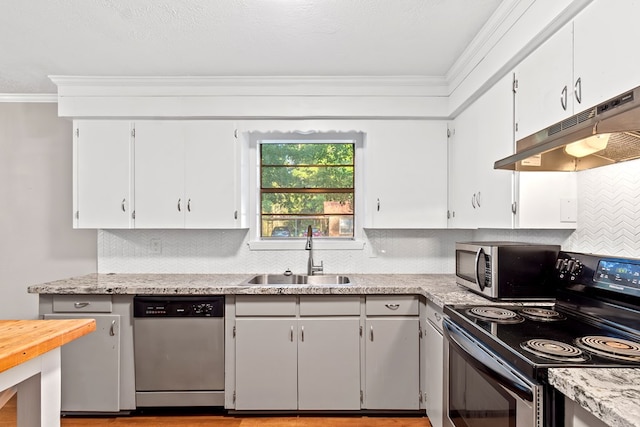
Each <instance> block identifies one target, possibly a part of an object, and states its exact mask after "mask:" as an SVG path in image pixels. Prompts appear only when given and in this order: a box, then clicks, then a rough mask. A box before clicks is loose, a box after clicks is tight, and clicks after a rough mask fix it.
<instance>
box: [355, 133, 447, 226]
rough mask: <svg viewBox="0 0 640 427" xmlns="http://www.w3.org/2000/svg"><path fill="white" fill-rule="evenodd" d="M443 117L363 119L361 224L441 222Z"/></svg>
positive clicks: (443, 213)
mask: <svg viewBox="0 0 640 427" xmlns="http://www.w3.org/2000/svg"><path fill="white" fill-rule="evenodd" d="M446 137H447V125H446V122H445V121H427V120H389V121H380V120H378V121H372V122H370V123H368V124H367V132H366V137H365V138H366V141H365V153H366V154H365V156H366V157H365V185H366V189H365V193H366V196H365V211H366V213H365V214H366V218H365V224H364V227H365V228H446V226H447V218H446V212H447V185H446V179H447V143H446Z"/></svg>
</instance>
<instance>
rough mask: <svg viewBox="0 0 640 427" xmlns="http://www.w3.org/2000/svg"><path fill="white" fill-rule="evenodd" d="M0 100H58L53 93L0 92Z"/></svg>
mask: <svg viewBox="0 0 640 427" xmlns="http://www.w3.org/2000/svg"><path fill="white" fill-rule="evenodd" d="M0 102H49V103H51V102H58V95H57V94H55V93H0Z"/></svg>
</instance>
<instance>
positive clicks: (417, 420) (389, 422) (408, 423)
mask: <svg viewBox="0 0 640 427" xmlns="http://www.w3.org/2000/svg"><path fill="white" fill-rule="evenodd" d="M15 425H16V400H15V397H14V398H13V399H11V400H10V401H9V402H8V403H7V404H6V405H5V407H4V408H2V409H0V427H15ZM60 425H61V427H103V426H106V427H110V426H114V427H121V426H136V427H144V426H149V427H175V426H181V427H200V426H215V427H431V424H430V423H429V420H428V419H427V418H426V417H410V416H407V417H393V418H392V417H382V416H370V417H360V416H335V417H318V416H298V417H295V416H289V417H285V416H282V417H271V416H268V417H267V416H234V415H207V414H205V415H200V414H198V415H164V414H163V415H135V416H125V417H101V418H80V417H63V418H62V419H61V423H60Z"/></svg>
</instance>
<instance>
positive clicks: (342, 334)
mask: <svg viewBox="0 0 640 427" xmlns="http://www.w3.org/2000/svg"><path fill="white" fill-rule="evenodd" d="M298 330H299V338H300V341H299V342H298V409H301V410H313V409H332V410H358V409H360V319H359V318H357V317H356V318H348V317H346V318H345V317H338V318H331V317H328V318H311V319H309V318H302V319H300V320H299V323H298Z"/></svg>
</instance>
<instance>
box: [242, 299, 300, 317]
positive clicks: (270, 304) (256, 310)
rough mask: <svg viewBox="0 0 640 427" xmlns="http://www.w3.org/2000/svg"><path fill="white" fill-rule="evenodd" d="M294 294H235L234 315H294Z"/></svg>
mask: <svg viewBox="0 0 640 427" xmlns="http://www.w3.org/2000/svg"><path fill="white" fill-rule="evenodd" d="M295 315H296V296H295V295H237V296H236V316H295Z"/></svg>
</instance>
